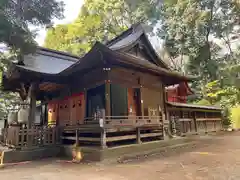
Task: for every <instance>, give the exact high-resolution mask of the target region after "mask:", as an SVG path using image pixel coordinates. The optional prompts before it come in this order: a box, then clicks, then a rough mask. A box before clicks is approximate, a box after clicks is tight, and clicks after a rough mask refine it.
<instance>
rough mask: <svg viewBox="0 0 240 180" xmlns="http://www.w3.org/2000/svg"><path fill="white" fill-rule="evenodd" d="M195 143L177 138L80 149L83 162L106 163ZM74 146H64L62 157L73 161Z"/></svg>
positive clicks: (190, 139) (188, 139) (187, 139)
mask: <svg viewBox="0 0 240 180" xmlns="http://www.w3.org/2000/svg"><path fill="white" fill-rule="evenodd" d="M192 142H194V139H193V138H176V139H171V140H161V141H154V142H147V143H142V144H131V145H126V146H118V147H113V148H104V149H100V148H94V147H80V151H81V153H82V156H83V161H104V160H107V161H109V160H113V161H115V160H121V159H125V158H127V157H131V156H136V155H139V154H153V153H157V152H159V151H160V150H161V149H163V148H164V147H170V146H175V145H179V146H181V145H186V144H189V143H192ZM72 151H73V147H72V146H63V147H62V149H61V155H62V157H67V158H69V159H72Z"/></svg>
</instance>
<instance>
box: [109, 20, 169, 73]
mask: <svg viewBox="0 0 240 180" xmlns="http://www.w3.org/2000/svg"><path fill="white" fill-rule="evenodd" d="M138 43H140V46H141V47H142V48H144V49H145V50H146V52H147V53H148V56H149V57H150V59H151V61H152V62H153V63H154V64H155V65H157V66H161V67H162V68H166V69H169V67H168V65H167V64H166V63H165V62H164V61H163V60H162V59H161V58H160V57H159V56H158V54H157V53H156V51H155V49H154V48H153V46H152V44H151V42H150V41H149V39H148V36H147V34H146V32H145V30H144V28H143V26H142V24H141V23H137V24H135V25H133V26H132V27H130V28H129V29H127V30H126V31H124V32H123V33H122V34H120V35H119V36H117V37H116V38H114V39H112V40H110V41H108V42H107V43H106V46H107V47H108V48H110V49H111V50H114V51H124V50H125V49H126V48H128V47H129V48H131V47H133V46H134V45H136V44H138Z"/></svg>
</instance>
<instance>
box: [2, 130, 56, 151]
mask: <svg viewBox="0 0 240 180" xmlns="http://www.w3.org/2000/svg"><path fill="white" fill-rule="evenodd" d="M58 142H59V136H58V130H57V128H56V127H45V128H39V127H36V128H31V129H21V128H20V127H9V128H5V129H4V130H3V143H4V144H5V145H6V146H8V147H11V148H17V149H24V148H34V147H41V146H49V145H55V144H57V143H58Z"/></svg>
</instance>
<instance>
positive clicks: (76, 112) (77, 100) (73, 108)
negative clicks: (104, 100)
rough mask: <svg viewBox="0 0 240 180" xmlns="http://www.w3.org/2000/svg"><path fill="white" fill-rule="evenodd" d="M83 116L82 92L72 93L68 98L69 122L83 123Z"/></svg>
mask: <svg viewBox="0 0 240 180" xmlns="http://www.w3.org/2000/svg"><path fill="white" fill-rule="evenodd" d="M84 116H85V99H84V94H83V93H79V94H74V95H73V96H71V100H70V124H71V125H77V124H83V121H84Z"/></svg>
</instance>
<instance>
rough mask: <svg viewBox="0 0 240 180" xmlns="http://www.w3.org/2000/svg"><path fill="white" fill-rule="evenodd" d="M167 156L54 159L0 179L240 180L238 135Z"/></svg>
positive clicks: (11, 170)
mask: <svg viewBox="0 0 240 180" xmlns="http://www.w3.org/2000/svg"><path fill="white" fill-rule="evenodd" d="M205 138H208V139H210V141H207V142H208V143H207V144H206V143H204V144H202V146H200V147H197V148H196V147H195V148H192V149H191V150H190V151H188V152H184V151H183V150H182V151H183V152H178V153H174V155H172V156H167V157H162V156H161V157H157V156H156V157H153V156H151V157H150V158H147V159H139V160H133V161H132V162H128V163H123V164H72V163H67V162H63V161H58V160H56V159H52V160H42V161H38V162H30V163H28V164H22V165H16V166H13V167H8V168H4V169H2V170H0V179H1V180H10V179H14V180H67V179H69V180H70V179H71V180H75V179H76V180H77V179H78V180H79V179H81V180H85V179H86V180H128V179H129V180H130V179H131V180H135V179H136V180H141V179H143V180H155V179H156V180H161V179H166V180H185V179H186V180H191V179H194V180H205V179H206V180H215V179H216V180H240V140H239V139H240V132H235V133H231V134H228V135H224V136H223V135H221V136H212V137H209V136H208V137H205Z"/></svg>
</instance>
